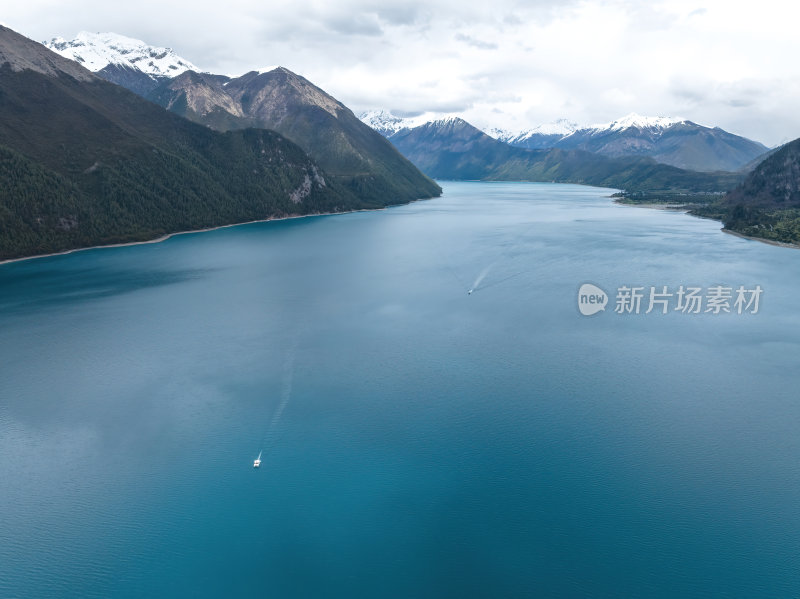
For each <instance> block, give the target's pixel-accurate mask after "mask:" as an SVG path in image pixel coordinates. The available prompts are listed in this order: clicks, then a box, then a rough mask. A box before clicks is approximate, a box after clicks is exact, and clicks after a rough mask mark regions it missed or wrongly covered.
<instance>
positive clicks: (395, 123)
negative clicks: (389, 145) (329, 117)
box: [358, 109, 458, 137]
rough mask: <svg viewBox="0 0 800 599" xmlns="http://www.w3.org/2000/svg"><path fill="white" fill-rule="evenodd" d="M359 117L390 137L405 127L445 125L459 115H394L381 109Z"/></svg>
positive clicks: (427, 113) (369, 111)
mask: <svg viewBox="0 0 800 599" xmlns="http://www.w3.org/2000/svg"><path fill="white" fill-rule="evenodd" d="M358 118H359V119H360V120H361V122H362V123H365V124H366V125H369V126H370V127H372V128H373V129H375V131H377V132H378V133H380V134H381V135H383V136H384V137H390V136H392V135H394V134H395V133H397V132H398V131H402V130H403V129H413V128H414V127H419V126H421V125H426V124H428V123H437V124H439V125H444V124H447V123H448V122H452V121H453V120H455V119H457V118H458V117H456V116H453V115H447V116H444V117H440V118H438V119H436V118H433V116H432V113H429V112H426V113H424V114H421V115H418V116H414V117H399V116H395V115H393V114H392V113H391V112H390V111H388V110H383V109H381V110H368V111H367V112H363V113H361V115H359V117H358Z"/></svg>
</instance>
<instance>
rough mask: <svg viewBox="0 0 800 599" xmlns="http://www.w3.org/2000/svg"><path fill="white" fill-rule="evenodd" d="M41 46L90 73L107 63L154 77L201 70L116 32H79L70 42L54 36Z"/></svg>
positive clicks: (168, 52) (166, 49)
mask: <svg viewBox="0 0 800 599" xmlns="http://www.w3.org/2000/svg"><path fill="white" fill-rule="evenodd" d="M43 44H44V45H45V46H47V47H48V48H50V49H51V50H53V51H54V52H57V53H58V54H61V56H64V57H65V58H69V59H70V60H74V61H76V62H79V63H80V64H82V65H83V66H84V67H86V68H87V69H89V70H90V71H93V72H97V71H100V70H102V69H103V68H105V67H107V66H108V65H110V64H112V65H121V66H127V67H132V68H135V69H138V70H140V71H142V72H143V73H146V74H147V75H150V76H153V77H176V76H177V75H180V74H181V73H183V72H184V71H189V70H192V71H199V70H200V69H198V68H197V67H196V66H195V65H193V64H192V63H191V62H189V61H188V60H185V59H183V58H181V57H180V56H178V55H177V54H175V52H174V51H173V50H172V49H171V48H159V47H156V46H150V45H148V44H146V43H145V42H143V41H141V40H137V39H133V38H130V37H125V36H124V35H119V34H117V33H110V32H108V33H89V32H87V31H81V32H80V33H79V34H78V35H76V36H75V38H73V39H71V40H66V39H64V38H62V37H55V38H53V39H51V40H50V41H46V42H43Z"/></svg>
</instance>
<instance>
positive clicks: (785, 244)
mask: <svg viewBox="0 0 800 599" xmlns="http://www.w3.org/2000/svg"><path fill="white" fill-rule="evenodd" d="M614 203H615V204H619V205H620V206H632V207H637V208H650V209H652V210H668V211H673V212H683V213H684V214H688V215H689V216H693V217H694V218H702V219H705V220H713V221H716V222H718V223H720V224H722V221H720V220H718V219H716V218H712V217H710V216H701V215H699V214H692V211H691V207H689V206H686V205H676V204H663V203H653V204H645V203H640V204H627V203H624V202H619V201H617V200H614ZM719 230H720V231H722V232H723V233H727V234H728V235H733V236H735V237H740V238H742V239H747V240H748V241H760V242H761V243H766V244H767V245H774V246H776V247H782V248H788V249H792V250H800V245H798V244H796V243H788V242H786V241H776V240H774V239H765V238H764V237H755V236H753V235H745V234H744V233H739V232H738V231H732V230H730V229H726V228H725V225H723V226H722V227H720V229H719Z"/></svg>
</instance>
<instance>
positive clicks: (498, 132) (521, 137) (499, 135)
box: [484, 119, 579, 143]
mask: <svg viewBox="0 0 800 599" xmlns="http://www.w3.org/2000/svg"><path fill="white" fill-rule="evenodd" d="M578 129H579V127H578V125H577V123H573V122H572V121H569V120H567V119H558V120H557V121H553V122H550V123H544V124H542V125H537V126H536V127H532V128H530V129H522V130H521V131H511V130H508V129H499V128H497V127H491V128H487V129H484V133H486V134H487V135H489V136H490V137H494V138H495V139H498V140H500V141H504V142H507V143H511V142H514V143H519V142H524V141H526V140H528V139H530V138H531V137H534V136H536V135H548V136H551V135H558V136H561V137H565V136H567V135H569V134H570V133H573V132H574V131H577V130H578Z"/></svg>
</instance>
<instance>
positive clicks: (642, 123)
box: [588, 112, 686, 131]
mask: <svg viewBox="0 0 800 599" xmlns="http://www.w3.org/2000/svg"><path fill="white" fill-rule="evenodd" d="M684 122H686V119H682V118H675V117H665V116H642V115H640V114H637V113H635V112H632V113H630V114H628V115H626V116H624V117H622V118H621V119H617V120H616V121H611V122H610V123H601V124H598V125H592V126H591V127H588V128H589V129H595V130H597V131H624V130H625V129H630V128H631V127H636V128H637V129H666V128H668V127H670V126H672V125H676V124H678V123H684Z"/></svg>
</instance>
